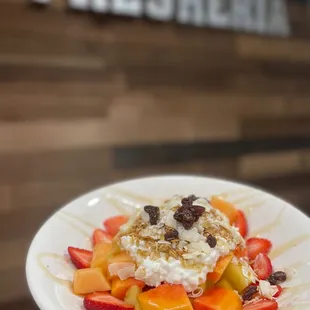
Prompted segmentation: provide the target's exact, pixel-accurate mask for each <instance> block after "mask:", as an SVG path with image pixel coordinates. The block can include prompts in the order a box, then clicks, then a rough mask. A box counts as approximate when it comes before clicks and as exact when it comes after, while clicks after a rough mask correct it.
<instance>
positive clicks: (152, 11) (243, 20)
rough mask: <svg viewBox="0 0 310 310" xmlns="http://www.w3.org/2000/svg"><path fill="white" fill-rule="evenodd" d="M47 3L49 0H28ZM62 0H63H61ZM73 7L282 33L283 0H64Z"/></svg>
mask: <svg viewBox="0 0 310 310" xmlns="http://www.w3.org/2000/svg"><path fill="white" fill-rule="evenodd" d="M32 1H34V2H38V3H44V4H46V3H49V2H51V3H52V2H53V0H32ZM58 1H59V0H58ZM64 1H65V0H64ZM68 5H69V6H70V7H71V8H72V9H75V10H83V11H88V10H92V11H94V12H97V13H109V14H114V15H122V16H124V15H125V16H131V17H134V18H140V17H143V16H147V17H148V18H150V19H154V20H159V21H171V20H173V19H174V18H175V19H176V21H177V22H178V23H180V24H189V25H194V26H197V27H214V28H225V29H234V30H241V31H247V32H256V33H260V34H269V35H280V36H286V35H288V34H289V32H290V27H289V21H288V14H287V7H286V2H285V0H68Z"/></svg>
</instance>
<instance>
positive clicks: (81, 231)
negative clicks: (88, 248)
mask: <svg viewBox="0 0 310 310" xmlns="http://www.w3.org/2000/svg"><path fill="white" fill-rule="evenodd" d="M57 216H58V217H59V218H61V219H62V220H64V221H65V222H66V223H67V224H68V225H69V226H71V227H72V228H74V229H75V230H76V231H78V232H79V233H81V234H82V235H84V236H86V237H88V238H89V236H90V233H89V232H88V231H86V230H84V229H82V228H81V227H79V226H78V225H77V224H74V223H73V222H71V221H70V220H69V219H68V218H67V217H66V216H64V215H63V214H61V213H59V214H57ZM74 218H75V219H76V220H78V221H81V219H80V218H79V217H77V216H76V217H74ZM82 221H83V220H82ZM82 221H81V223H83V222H82Z"/></svg>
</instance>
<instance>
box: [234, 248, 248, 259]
mask: <svg viewBox="0 0 310 310" xmlns="http://www.w3.org/2000/svg"><path fill="white" fill-rule="evenodd" d="M234 255H235V256H236V257H238V258H248V250H247V248H242V247H238V248H236V249H235V250H234Z"/></svg>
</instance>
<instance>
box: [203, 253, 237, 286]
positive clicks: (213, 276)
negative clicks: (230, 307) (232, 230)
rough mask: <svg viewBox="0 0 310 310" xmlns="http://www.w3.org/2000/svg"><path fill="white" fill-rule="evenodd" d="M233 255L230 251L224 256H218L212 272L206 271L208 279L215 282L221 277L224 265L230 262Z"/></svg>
mask: <svg viewBox="0 0 310 310" xmlns="http://www.w3.org/2000/svg"><path fill="white" fill-rule="evenodd" d="M233 256H234V254H233V253H230V254H228V255H226V256H222V257H220V258H219V260H218V261H217V263H216V266H215V268H214V270H213V272H210V273H208V280H210V281H212V282H213V283H216V282H217V281H218V280H219V279H220V278H221V277H222V275H223V273H224V271H225V269H226V267H227V266H228V264H229V263H230V262H231V260H232V258H233Z"/></svg>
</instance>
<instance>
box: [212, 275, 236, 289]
mask: <svg viewBox="0 0 310 310" xmlns="http://www.w3.org/2000/svg"><path fill="white" fill-rule="evenodd" d="M215 286H216V287H221V288H226V289H229V290H234V288H233V287H232V285H231V284H230V283H229V282H228V281H227V280H226V279H223V278H222V279H221V280H220V281H218V282H217V283H216V285H215Z"/></svg>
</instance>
